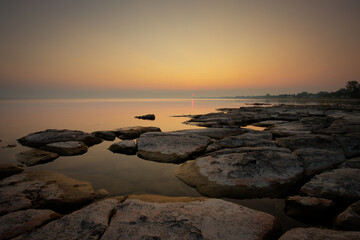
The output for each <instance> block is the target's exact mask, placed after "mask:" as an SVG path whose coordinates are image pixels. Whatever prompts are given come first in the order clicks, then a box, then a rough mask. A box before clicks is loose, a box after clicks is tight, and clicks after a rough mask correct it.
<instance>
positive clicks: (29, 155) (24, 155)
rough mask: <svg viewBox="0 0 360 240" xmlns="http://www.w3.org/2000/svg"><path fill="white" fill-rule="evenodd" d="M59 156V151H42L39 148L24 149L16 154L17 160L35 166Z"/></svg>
mask: <svg viewBox="0 0 360 240" xmlns="http://www.w3.org/2000/svg"><path fill="white" fill-rule="evenodd" d="M58 157H59V155H58V154H57V153H52V152H47V151H42V150H39V149H30V150H26V151H22V152H20V153H18V154H17V155H16V158H17V160H18V161H19V162H20V163H23V164H25V165H26V166H34V165H37V164H42V163H47V162H51V161H53V160H55V159H57V158H58Z"/></svg>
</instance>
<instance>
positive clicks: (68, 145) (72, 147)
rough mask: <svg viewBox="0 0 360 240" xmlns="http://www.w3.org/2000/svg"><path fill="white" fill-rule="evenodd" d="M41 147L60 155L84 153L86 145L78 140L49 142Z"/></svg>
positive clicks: (86, 148)
mask: <svg viewBox="0 0 360 240" xmlns="http://www.w3.org/2000/svg"><path fill="white" fill-rule="evenodd" d="M41 149H42V150H45V151H49V152H54V153H57V154H59V155H61V156H73V155H80V154H84V153H86V152H87V150H88V147H87V146H86V145H85V144H84V143H83V142H80V141H68V142H55V143H49V144H46V145H44V146H42V147H41Z"/></svg>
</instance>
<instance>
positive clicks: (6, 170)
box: [0, 163, 24, 179]
mask: <svg viewBox="0 0 360 240" xmlns="http://www.w3.org/2000/svg"><path fill="white" fill-rule="evenodd" d="M22 171H24V168H23V167H21V166H19V165H15V164H6V163H5V164H4V163H2V164H0V179H2V178H6V177H10V176H12V175H14V174H17V173H21V172H22Z"/></svg>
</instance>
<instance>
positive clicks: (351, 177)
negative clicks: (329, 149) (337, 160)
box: [300, 168, 360, 201]
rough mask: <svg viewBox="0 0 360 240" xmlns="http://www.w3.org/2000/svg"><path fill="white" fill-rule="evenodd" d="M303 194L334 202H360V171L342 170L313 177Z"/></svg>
mask: <svg viewBox="0 0 360 240" xmlns="http://www.w3.org/2000/svg"><path fill="white" fill-rule="evenodd" d="M300 191H301V193H303V194H307V195H309V196H313V197H319V198H327V199H332V200H338V199H345V200H349V201H358V200H360V169H352V168H341V169H335V170H332V171H329V172H323V173H321V174H319V175H316V176H315V177H313V178H312V179H311V180H310V181H309V182H308V183H306V184H305V185H304V186H303V187H302V188H301V190H300Z"/></svg>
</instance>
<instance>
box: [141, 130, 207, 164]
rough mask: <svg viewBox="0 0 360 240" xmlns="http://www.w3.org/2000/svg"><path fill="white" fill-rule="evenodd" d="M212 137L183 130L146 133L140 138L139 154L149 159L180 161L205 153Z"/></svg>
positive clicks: (170, 161) (168, 161) (169, 161)
mask: <svg viewBox="0 0 360 240" xmlns="http://www.w3.org/2000/svg"><path fill="white" fill-rule="evenodd" d="M211 142H212V141H211V139H210V138H209V137H206V136H201V135H197V134H187V133H181V132H165V133H145V134H143V135H141V136H140V138H139V139H138V156H139V157H141V158H144V159H147V160H152V161H158V162H167V163H180V162H184V161H186V160H188V159H192V158H195V157H196V156H199V155H200V154H202V153H204V151H205V149H206V147H207V146H208V145H209V144H210V143H211Z"/></svg>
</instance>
